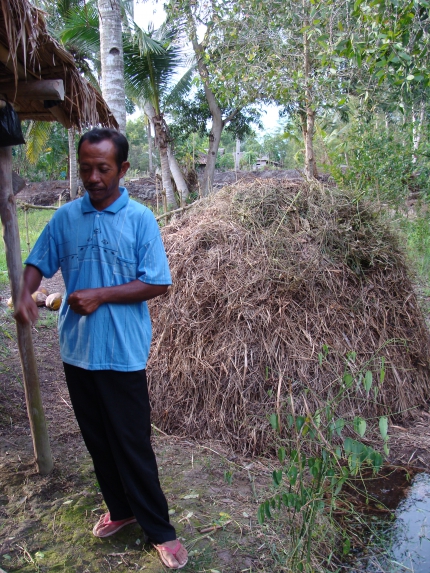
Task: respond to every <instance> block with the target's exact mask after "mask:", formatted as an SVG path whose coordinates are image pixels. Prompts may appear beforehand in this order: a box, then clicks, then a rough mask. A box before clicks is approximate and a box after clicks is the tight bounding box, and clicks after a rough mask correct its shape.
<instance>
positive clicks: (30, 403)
mask: <svg viewBox="0 0 430 573" xmlns="http://www.w3.org/2000/svg"><path fill="white" fill-rule="evenodd" d="M0 217H1V222H2V226H3V239H4V243H5V249H6V263H7V270H8V273H9V281H10V286H11V290H12V300H13V302H14V304H16V301H17V297H18V293H19V287H20V280H21V274H22V259H21V245H20V241H19V229H18V220H17V217H16V203H15V197H14V195H13V185H12V148H11V147H0ZM17 334H18V348H19V353H20V357H21V366H22V372H23V379H24V390H25V401H26V403H27V412H28V418H29V420H30V430H31V436H32V439H33V449H34V455H35V458H36V464H37V468H38V471H39V473H40V474H41V475H47V474H48V473H49V472H50V471H51V470H52V467H53V463H52V456H51V448H50V446H49V439H48V432H47V429H46V419H45V413H44V411H43V405H42V399H41V396H40V386H39V376H38V372H37V363H36V357H35V354H34V348H33V340H32V337H31V325H30V324H24V325H23V324H19V323H17Z"/></svg>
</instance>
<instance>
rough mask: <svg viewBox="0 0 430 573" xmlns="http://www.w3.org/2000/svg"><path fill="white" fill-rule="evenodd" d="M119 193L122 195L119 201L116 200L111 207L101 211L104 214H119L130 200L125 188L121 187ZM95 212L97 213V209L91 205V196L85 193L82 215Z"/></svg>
mask: <svg viewBox="0 0 430 573" xmlns="http://www.w3.org/2000/svg"><path fill="white" fill-rule="evenodd" d="M119 192H120V193H121V195H120V196H119V197H118V199H116V200H115V201H114V202H113V203H112V204H111V205H109V207H106V209H103V211H101V212H102V213H104V212H106V213H118V211H119V210H120V209H122V208H123V207H125V205H126V204H127V202H128V199H129V197H128V191H127V189H126V188H125V187H120V188H119ZM93 211H97V209H96V208H95V207H94V206H93V204H92V203H91V200H90V196H89V195H88V193H85V195H84V196H83V198H82V213H92V212H93ZM97 212H99V211H97Z"/></svg>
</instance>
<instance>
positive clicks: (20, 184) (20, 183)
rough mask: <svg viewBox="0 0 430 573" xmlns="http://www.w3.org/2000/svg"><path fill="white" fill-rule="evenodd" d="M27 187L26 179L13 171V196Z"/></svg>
mask: <svg viewBox="0 0 430 573" xmlns="http://www.w3.org/2000/svg"><path fill="white" fill-rule="evenodd" d="M24 187H25V179H23V178H22V177H21V176H20V175H18V173H15V171H12V188H13V194H14V195H16V194H17V193H19V192H20V191H22V190H23V189H24Z"/></svg>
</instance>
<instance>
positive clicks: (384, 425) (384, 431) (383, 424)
mask: <svg viewBox="0 0 430 573" xmlns="http://www.w3.org/2000/svg"><path fill="white" fill-rule="evenodd" d="M379 431H380V432H381V436H382V439H383V440H385V439H386V438H387V435H388V418H387V416H381V417H380V418H379Z"/></svg>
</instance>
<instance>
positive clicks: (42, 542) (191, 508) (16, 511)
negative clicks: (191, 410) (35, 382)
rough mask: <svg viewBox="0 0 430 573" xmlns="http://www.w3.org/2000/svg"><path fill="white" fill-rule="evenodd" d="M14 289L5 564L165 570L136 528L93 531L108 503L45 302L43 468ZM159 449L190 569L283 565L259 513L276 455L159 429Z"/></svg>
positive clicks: (2, 463) (3, 469) (2, 526)
mask: <svg viewBox="0 0 430 573" xmlns="http://www.w3.org/2000/svg"><path fill="white" fill-rule="evenodd" d="M43 284H44V286H46V287H47V288H48V290H49V291H50V292H55V291H57V290H60V291H62V290H63V284H62V279H61V277H60V275H56V276H55V277H54V278H53V279H51V280H45V281H43ZM8 296H9V292H8V290H7V287H5V289H4V291H3V293H2V301H1V302H0V305H1V307H0V313H1V317H2V320H1V333H2V336H1V347H0V360H1V363H0V367H1V373H0V404H1V406H0V492H1V494H0V568H3V569H4V570H5V571H7V572H8V573H9V572H12V571H22V572H27V571H28V572H30V571H40V572H42V571H67V572H70V573H72V572H73V573H75V572H77V573H85V572H88V573H93V572H105V571H106V572H107V571H117V572H122V571H130V570H131V571H140V570H145V571H153V572H159V571H160V572H161V571H163V570H164V568H163V566H162V565H161V563H160V562H159V560H158V557H157V554H156V552H155V551H154V550H153V549H152V548H151V547H150V546H149V545H147V544H145V538H144V533H143V531H142V530H141V528H140V527H139V526H138V525H132V526H128V527H127V528H124V530H122V531H121V532H120V533H118V534H117V535H115V536H114V537H110V538H108V539H106V540H100V539H96V538H95V537H93V536H92V535H91V529H92V526H93V525H94V523H95V522H96V521H97V519H98V517H99V515H101V513H103V511H104V510H105V508H104V505H103V502H102V498H101V494H100V492H99V489H98V486H97V482H96V478H95V475H94V471H93V468H92V464H91V460H90V458H89V455H88V453H87V451H86V448H85V446H84V444H83V441H82V438H81V435H80V432H79V429H78V427H77V424H76V421H75V419H74V416H73V412H72V410H71V406H70V404H69V396H68V392H67V387H66V385H65V381H64V374H63V370H62V364H61V360H60V357H59V348H58V340H57V333H56V317H57V313H56V312H53V311H49V310H47V309H45V308H44V309H41V310H40V319H39V322H38V323H37V325H36V326H35V327H34V328H33V339H34V346H35V352H36V356H37V361H38V367H39V376H40V386H41V393H42V399H43V403H44V408H45V414H46V418H47V425H48V431H49V436H50V444H51V449H52V456H53V459H54V470H53V472H52V473H51V474H50V475H49V476H47V477H41V476H40V475H38V473H37V471H36V466H35V463H34V453H33V447H32V441H31V435H30V430H29V423H28V418H27V413H26V407H25V397H24V390H23V385H22V381H21V369H20V364H19V356H18V350H17V344H16V336H15V326H14V321H13V318H12V315H11V311H10V310H9V309H8V308H7V306H6V304H5V301H6V300H7V298H8ZM154 448H155V451H156V454H157V459H158V464H159V470H160V478H161V482H162V486H163V489H164V491H165V493H166V496H167V498H168V501H169V506H170V512H171V514H172V521H173V523H174V524H175V526H176V527H177V531H178V535H179V536H180V537H181V538H183V539H184V540H185V542H186V544H187V547H188V549H189V551H190V554H191V556H190V563H189V565H188V566H187V568H186V571H193V572H198V571H202V572H203V571H225V572H231V573H235V572H239V571H274V570H276V567H275V565H274V561H273V557H272V553H271V549H270V544H271V541H270V536H267V534H266V533H264V532H263V530H262V529H261V527H260V526H259V525H258V524H257V520H256V512H257V507H258V505H257V503H258V500H259V498H260V497H261V496H262V495H264V490H266V489H267V487H268V486H269V485H270V481H271V477H270V475H271V465H272V464H271V463H270V461H269V462H267V461H266V462H263V461H260V460H255V459H254V460H250V459H243V458H241V457H240V456H237V455H236V454H234V453H233V452H228V451H226V450H225V448H224V447H223V445H222V444H219V443H200V444H197V443H195V442H193V441H191V440H187V439H186V438H180V437H174V436H166V435H163V434H162V433H161V432H160V431H157V429H154ZM272 469H273V468H272ZM270 535H276V532H275V531H273V532H272V533H271V534H270Z"/></svg>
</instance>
